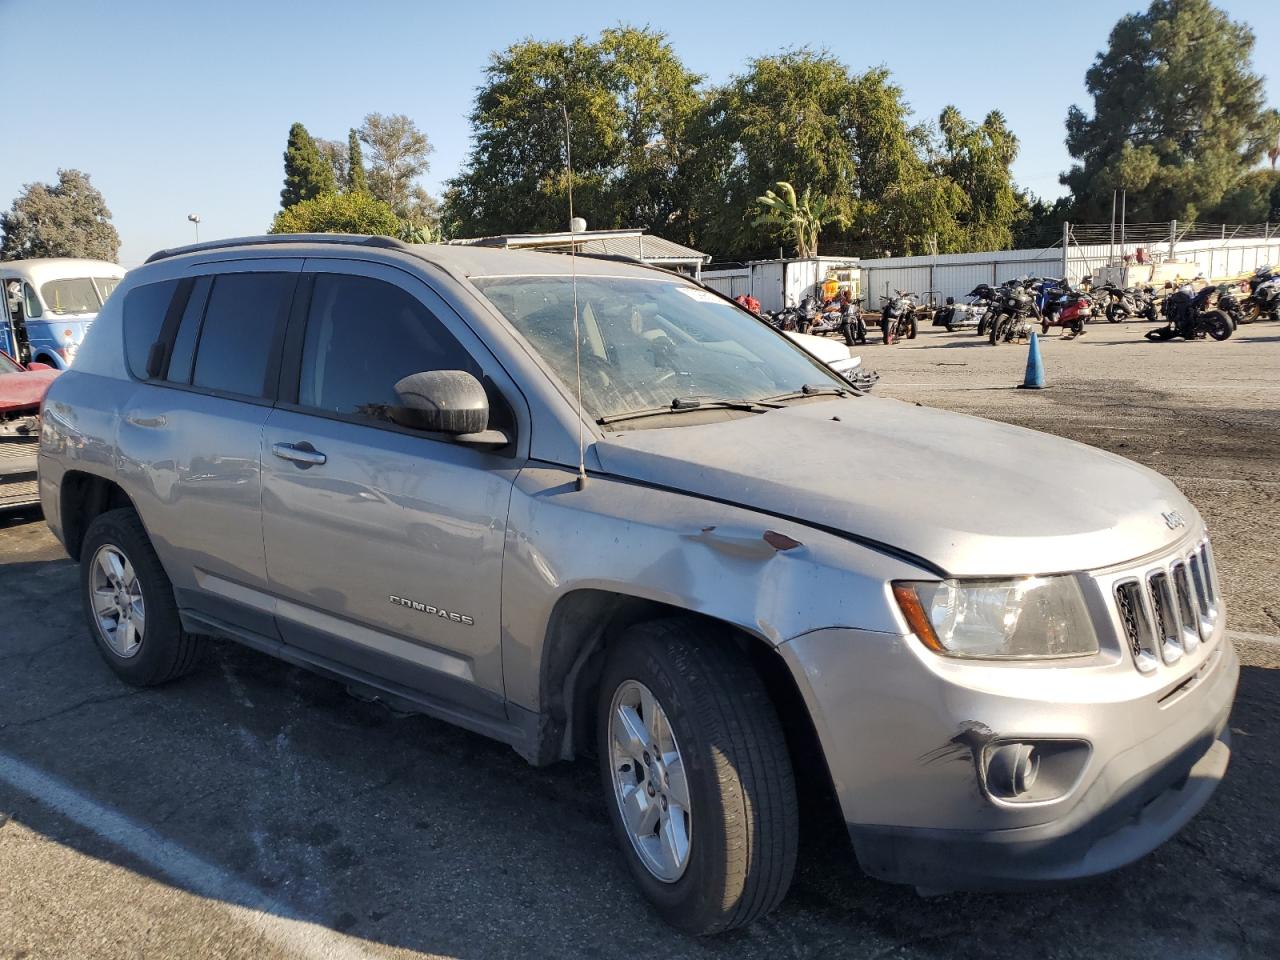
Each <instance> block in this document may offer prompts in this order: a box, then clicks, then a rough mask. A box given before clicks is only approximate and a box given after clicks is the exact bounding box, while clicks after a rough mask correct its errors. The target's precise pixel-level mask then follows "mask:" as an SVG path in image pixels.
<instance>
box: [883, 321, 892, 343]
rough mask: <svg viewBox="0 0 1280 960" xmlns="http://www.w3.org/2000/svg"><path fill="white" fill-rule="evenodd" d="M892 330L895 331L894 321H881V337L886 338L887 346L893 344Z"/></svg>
mask: <svg viewBox="0 0 1280 960" xmlns="http://www.w3.org/2000/svg"><path fill="white" fill-rule="evenodd" d="M892 330H893V321H892V320H885V319H881V321H880V336H881V337H883V338H884V342H885V343H886V344H889V343H892V342H893V334H892V332H891V331H892Z"/></svg>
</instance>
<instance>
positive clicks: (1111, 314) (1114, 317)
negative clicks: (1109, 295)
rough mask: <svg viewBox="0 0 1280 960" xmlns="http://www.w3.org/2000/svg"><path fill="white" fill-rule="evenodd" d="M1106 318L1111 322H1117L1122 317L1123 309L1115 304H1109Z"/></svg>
mask: <svg viewBox="0 0 1280 960" xmlns="http://www.w3.org/2000/svg"><path fill="white" fill-rule="evenodd" d="M1107 319H1108V320H1110V321H1111V322H1112V323H1119V322H1120V321H1121V320H1123V319H1124V310H1122V309H1121V308H1120V307H1119V306H1118V305H1117V304H1114V303H1113V304H1111V305H1110V306H1108V307H1107Z"/></svg>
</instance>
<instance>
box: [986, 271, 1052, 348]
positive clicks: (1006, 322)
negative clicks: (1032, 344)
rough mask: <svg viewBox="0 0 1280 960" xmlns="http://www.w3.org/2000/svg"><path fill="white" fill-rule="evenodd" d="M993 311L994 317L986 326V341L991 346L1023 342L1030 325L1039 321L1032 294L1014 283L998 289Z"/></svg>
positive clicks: (1028, 334)
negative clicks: (1018, 340)
mask: <svg viewBox="0 0 1280 960" xmlns="http://www.w3.org/2000/svg"><path fill="white" fill-rule="evenodd" d="M993 310H994V311H995V314H996V315H995V317H994V319H993V320H992V321H991V322H990V323H989V324H988V325H987V339H988V340H989V341H990V343H991V345H992V346H995V345H996V344H998V343H1001V342H1003V343H1012V342H1013V341H1014V340H1017V339H1024V340H1025V339H1026V338H1027V337H1029V336H1030V335H1031V325H1032V323H1033V322H1039V321H1040V319H1041V317H1040V310H1039V308H1038V307H1037V306H1036V301H1035V297H1034V296H1033V295H1032V292H1031V291H1030V290H1028V289H1027V288H1025V287H1024V286H1022V284H1021V283H1016V282H1015V283H1010V284H1007V285H1006V286H1003V287H1001V288H1000V290H999V291H998V298H997V300H996V302H995V306H994V307H993Z"/></svg>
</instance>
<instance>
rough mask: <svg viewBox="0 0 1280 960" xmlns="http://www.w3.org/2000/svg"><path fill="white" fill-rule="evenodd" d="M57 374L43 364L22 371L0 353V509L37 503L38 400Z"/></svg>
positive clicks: (4, 354) (6, 356)
mask: <svg viewBox="0 0 1280 960" xmlns="http://www.w3.org/2000/svg"><path fill="white" fill-rule="evenodd" d="M60 372H61V371H58V370H55V369H53V368H52V367H48V366H45V365H44V364H43V363H33V364H31V365H30V366H29V367H25V368H24V367H23V366H22V365H21V364H20V363H18V362H17V361H16V360H14V359H13V358H11V357H10V356H9V355H8V354H7V353H0V510H4V509H7V508H9V507H25V506H30V505H31V504H33V503H39V502H40V493H39V491H38V490H37V489H36V449H37V448H38V447H39V445H40V401H41V400H43V399H44V394H45V391H46V390H48V389H49V384H50V382H51V381H52V380H53V378H54V377H56V376H57V375H58V374H59V373H60Z"/></svg>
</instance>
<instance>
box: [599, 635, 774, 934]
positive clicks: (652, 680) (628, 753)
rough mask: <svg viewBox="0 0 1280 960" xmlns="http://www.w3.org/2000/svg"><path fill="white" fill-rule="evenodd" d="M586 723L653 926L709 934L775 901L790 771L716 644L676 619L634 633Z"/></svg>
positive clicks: (746, 683)
mask: <svg viewBox="0 0 1280 960" xmlns="http://www.w3.org/2000/svg"><path fill="white" fill-rule="evenodd" d="M597 719H598V722H597V735H598V746H599V750H598V752H599V758H600V768H601V775H602V779H603V781H604V790H605V796H606V803H607V804H608V807H609V816H610V820H611V821H612V823H613V827H614V832H615V834H616V835H617V838H618V843H619V845H620V846H621V848H622V851H623V856H624V857H625V859H626V861H627V865H628V867H629V868H630V870H631V873H632V876H633V877H634V879H635V881H636V883H637V884H638V885H639V887H640V889H641V891H642V892H643V893H644V895H645V896H646V897H647V898H648V900H649V901H650V902H651V903H652V904H653V906H654V908H655V909H656V910H657V911H658V913H659V914H661V916H662V917H663V919H664V920H666V921H667V922H668V923H670V924H671V925H672V926H674V927H677V928H678V929H680V930H683V931H685V932H686V933H692V934H697V935H705V934H712V933H719V932H722V931H724V930H730V929H733V928H734V927H741V926H745V925H746V924H749V923H751V922H752V921H753V920H755V919H757V918H759V917H761V916H763V915H764V914H766V913H768V912H769V911H770V910H772V909H774V908H775V907H776V906H777V905H778V904H779V903H781V902H782V899H783V897H785V896H786V893H787V889H788V887H789V886H790V885H791V877H792V873H793V872H794V869H795V860H796V850H797V847H798V845H799V822H798V813H797V800H796V791H795V780H794V775H793V773H792V769H791V760H790V757H789V755H788V753H787V747H786V741H785V738H784V736H783V732H782V725H781V724H780V722H779V720H778V716H777V713H776V712H775V711H774V708H773V705H772V703H771V702H770V700H769V697H768V694H767V693H766V692H765V689H764V684H763V683H762V682H761V680H760V677H759V676H758V675H757V674H756V672H755V670H754V668H753V667H752V666H751V664H750V662H749V661H748V660H747V659H746V657H745V656H744V655H743V654H742V652H741V651H740V650H739V649H738V648H737V647H736V646H735V645H734V644H733V643H732V641H731V639H730V638H729V637H728V636H727V635H726V634H724V633H723V632H721V631H717V630H716V629H715V628H714V627H712V628H707V627H704V626H702V625H700V624H697V623H696V622H693V621H688V620H680V619H676V620H661V621H655V622H652V623H646V624H640V625H638V626H636V627H633V628H631V629H630V630H629V631H627V633H626V635H625V636H623V637H622V639H621V641H620V642H619V644H618V646H617V647H615V648H614V650H613V652H612V653H611V654H610V656H609V659H608V662H607V663H606V664H605V668H604V673H603V676H602V678H601V684H600V699H599V713H598V718H597Z"/></svg>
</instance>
